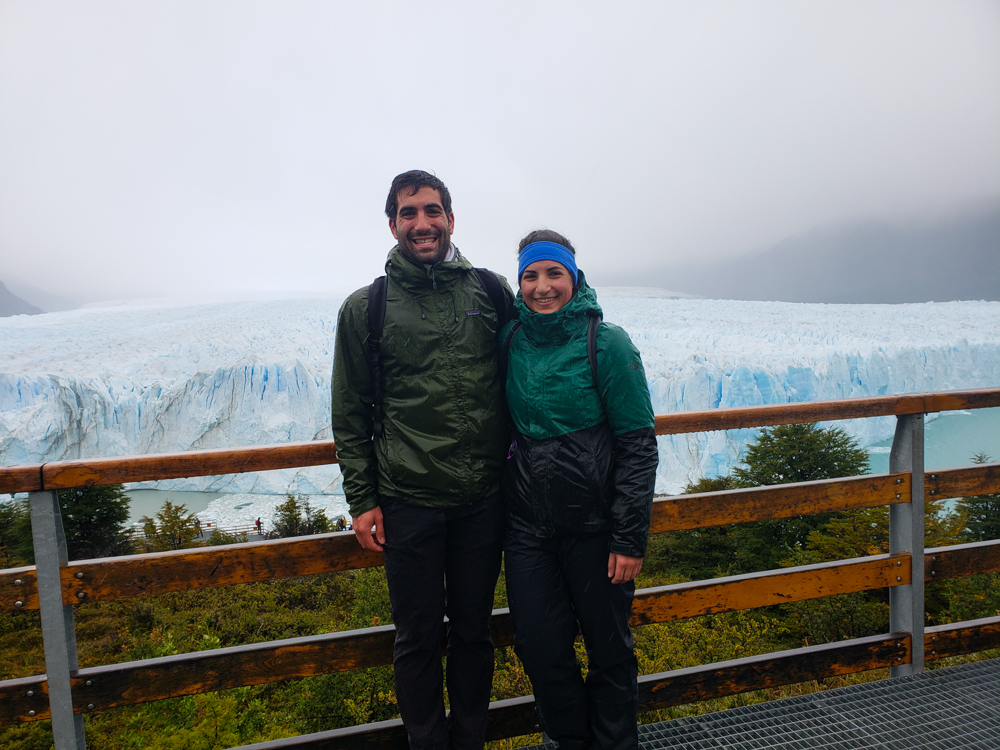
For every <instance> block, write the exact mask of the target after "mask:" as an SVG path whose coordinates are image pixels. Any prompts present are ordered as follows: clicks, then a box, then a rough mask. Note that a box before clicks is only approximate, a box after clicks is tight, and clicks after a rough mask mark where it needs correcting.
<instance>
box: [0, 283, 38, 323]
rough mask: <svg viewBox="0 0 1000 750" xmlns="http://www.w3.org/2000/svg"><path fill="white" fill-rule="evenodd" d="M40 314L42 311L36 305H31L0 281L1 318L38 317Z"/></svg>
mask: <svg viewBox="0 0 1000 750" xmlns="http://www.w3.org/2000/svg"><path fill="white" fill-rule="evenodd" d="M40 312H42V311H41V310H39V309H38V308H37V307H35V306H34V305H29V304H28V303H27V302H25V301H24V300H23V299H21V298H20V297H18V296H17V295H16V294H14V293H13V292H12V291H10V290H9V289H8V288H7V287H5V286H4V284H3V282H2V281H0V318H6V317H7V316H8V315H38V314H39V313H40Z"/></svg>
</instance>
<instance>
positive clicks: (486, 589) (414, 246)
mask: <svg viewBox="0 0 1000 750" xmlns="http://www.w3.org/2000/svg"><path fill="white" fill-rule="evenodd" d="M385 213H386V216H387V217H388V218H389V229H390V231H391V232H392V236H393V237H394V238H395V240H396V242H397V244H396V246H395V247H394V248H393V249H392V250H390V251H389V259H388V261H387V262H386V265H385V270H386V275H385V277H382V278H381V279H376V281H375V282H374V283H373V284H372V285H371V286H368V287H364V288H363V289H359V290H358V291H356V292H355V293H354V294H352V295H351V296H350V297H349V298H348V299H347V301H346V302H344V305H343V307H342V308H341V310H340V317H339V320H338V323H337V334H336V345H335V351H334V363H333V387H332V396H333V433H334V438H335V439H336V441H337V455H338V458H339V460H340V468H341V471H342V472H343V475H344V492H345V494H346V495H347V502H348V504H349V505H350V510H351V516H352V518H353V520H354V532H355V534H356V535H357V539H358V543H359V544H360V545H361V546H362V547H364V548H365V549H368V550H372V551H381V552H382V553H383V557H384V560H385V571H386V577H387V579H388V582H389V599H390V602H391V604H392V618H393V622H394V624H395V626H396V645H395V650H394V655H393V666H394V667H395V673H396V697H397V701H398V704H399V712H400V714H401V716H402V719H403V724H404V726H405V727H406V731H407V735H408V737H409V743H410V747H411V748H413V749H414V750H423V749H424V748H441V749H442V750H444V749H446V748H456V749H458V748H463V749H464V748H476V749H477V750H478V749H479V748H482V747H483V745H484V742H485V735H486V711H487V708H488V707H489V700H490V688H491V682H492V676H493V643H492V640H491V638H490V626H489V621H490V613H491V611H492V607H493V590H494V588H495V586H496V581H497V576H498V574H499V572H500V554H501V548H502V543H503V531H504V521H503V519H504V509H503V505H502V503H501V500H500V494H499V489H500V474H501V468H502V465H503V462H504V457H505V456H506V450H507V447H508V440H507V437H508V436H507V426H506V407H505V405H504V402H503V387H502V382H501V378H500V373H499V371H498V366H497V353H498V347H497V331H499V330H500V328H501V327H502V326H503V325H504V323H505V322H506V321H507V320H509V319H510V318H511V317H513V316H514V295H513V294H512V293H511V291H510V288H509V287H508V286H507V283H506V281H504V280H503V279H502V278H501V277H498V276H496V275H494V274H492V273H490V272H489V271H486V270H485V269H476V268H473V267H472V264H471V263H469V261H467V260H466V259H465V257H464V256H463V255H462V254H461V253H460V252H459V251H458V248H457V247H455V245H454V244H452V242H451V235H452V233H453V232H454V231H455V215H454V214H453V213H452V210H451V196H450V194H449V193H448V188H447V187H445V185H444V183H443V182H441V180H439V179H438V178H437V177H434V176H433V175H431V174H428V173H427V172H422V171H412V172H405V173H403V174H401V175H399V176H397V177H396V179H395V180H393V182H392V186H391V187H390V188H389V197H388V199H387V200H386V205H385ZM445 615H447V617H448V621H447V623H445V622H444V617H445ZM445 639H446V642H447V655H448V697H449V701H450V704H451V712H450V715H449V716H448V717H447V718H446V716H445V710H444V696H443V671H442V668H441V644H442V642H444V641H445Z"/></svg>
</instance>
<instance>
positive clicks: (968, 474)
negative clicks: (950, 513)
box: [924, 461, 1000, 500]
mask: <svg viewBox="0 0 1000 750" xmlns="http://www.w3.org/2000/svg"><path fill="white" fill-rule="evenodd" d="M924 493H925V494H926V496H927V497H928V498H929V499H931V500H943V499H945V498H951V497H971V496H973V495H993V494H997V493H1000V461H994V462H993V463H989V464H976V465H974V466H961V467H958V468H954V469H932V470H931V471H927V472H924Z"/></svg>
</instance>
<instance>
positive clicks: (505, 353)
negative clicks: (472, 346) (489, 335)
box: [498, 320, 521, 385]
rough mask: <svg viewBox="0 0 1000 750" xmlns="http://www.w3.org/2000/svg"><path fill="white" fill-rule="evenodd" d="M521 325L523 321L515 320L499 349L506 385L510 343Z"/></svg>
mask: <svg viewBox="0 0 1000 750" xmlns="http://www.w3.org/2000/svg"><path fill="white" fill-rule="evenodd" d="M520 327H521V321H520V320H516V321H514V325H512V326H511V327H510V330H509V331H507V335H506V336H504V339H503V341H502V342H501V343H500V351H499V357H498V359H499V365H500V377H501V379H502V380H501V382H503V383H504V384H505V385H506V383H507V363H508V362H510V344H511V342H512V341H513V340H514V334H515V333H517V331H518V329H519V328H520Z"/></svg>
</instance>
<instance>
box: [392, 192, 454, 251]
mask: <svg viewBox="0 0 1000 750" xmlns="http://www.w3.org/2000/svg"><path fill="white" fill-rule="evenodd" d="M407 193H409V190H405V189H404V190H401V191H399V195H398V196H396V199H397V200H398V201H399V207H398V208H397V209H396V219H395V221H393V220H392V219H389V229H391V230H392V236H393V237H395V238H396V241H397V242H398V243H399V249H400V251H401V252H402V253H403V255H405V256H406V257H407V258H409V259H410V260H412V261H413V262H415V263H428V264H432V263H440V262H441V261H443V260H444V257H445V256H446V255H447V254H448V248H449V247H451V233H452V232H454V231H455V214H446V213H445V212H444V207H443V206H442V205H441V194H440V193H439V192H438V191H437V190H435V189H434V188H432V187H428V186H426V185H425V186H424V187H422V188H420V189H419V190H418V191H417V192H415V193H414V194H413V195H407Z"/></svg>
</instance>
